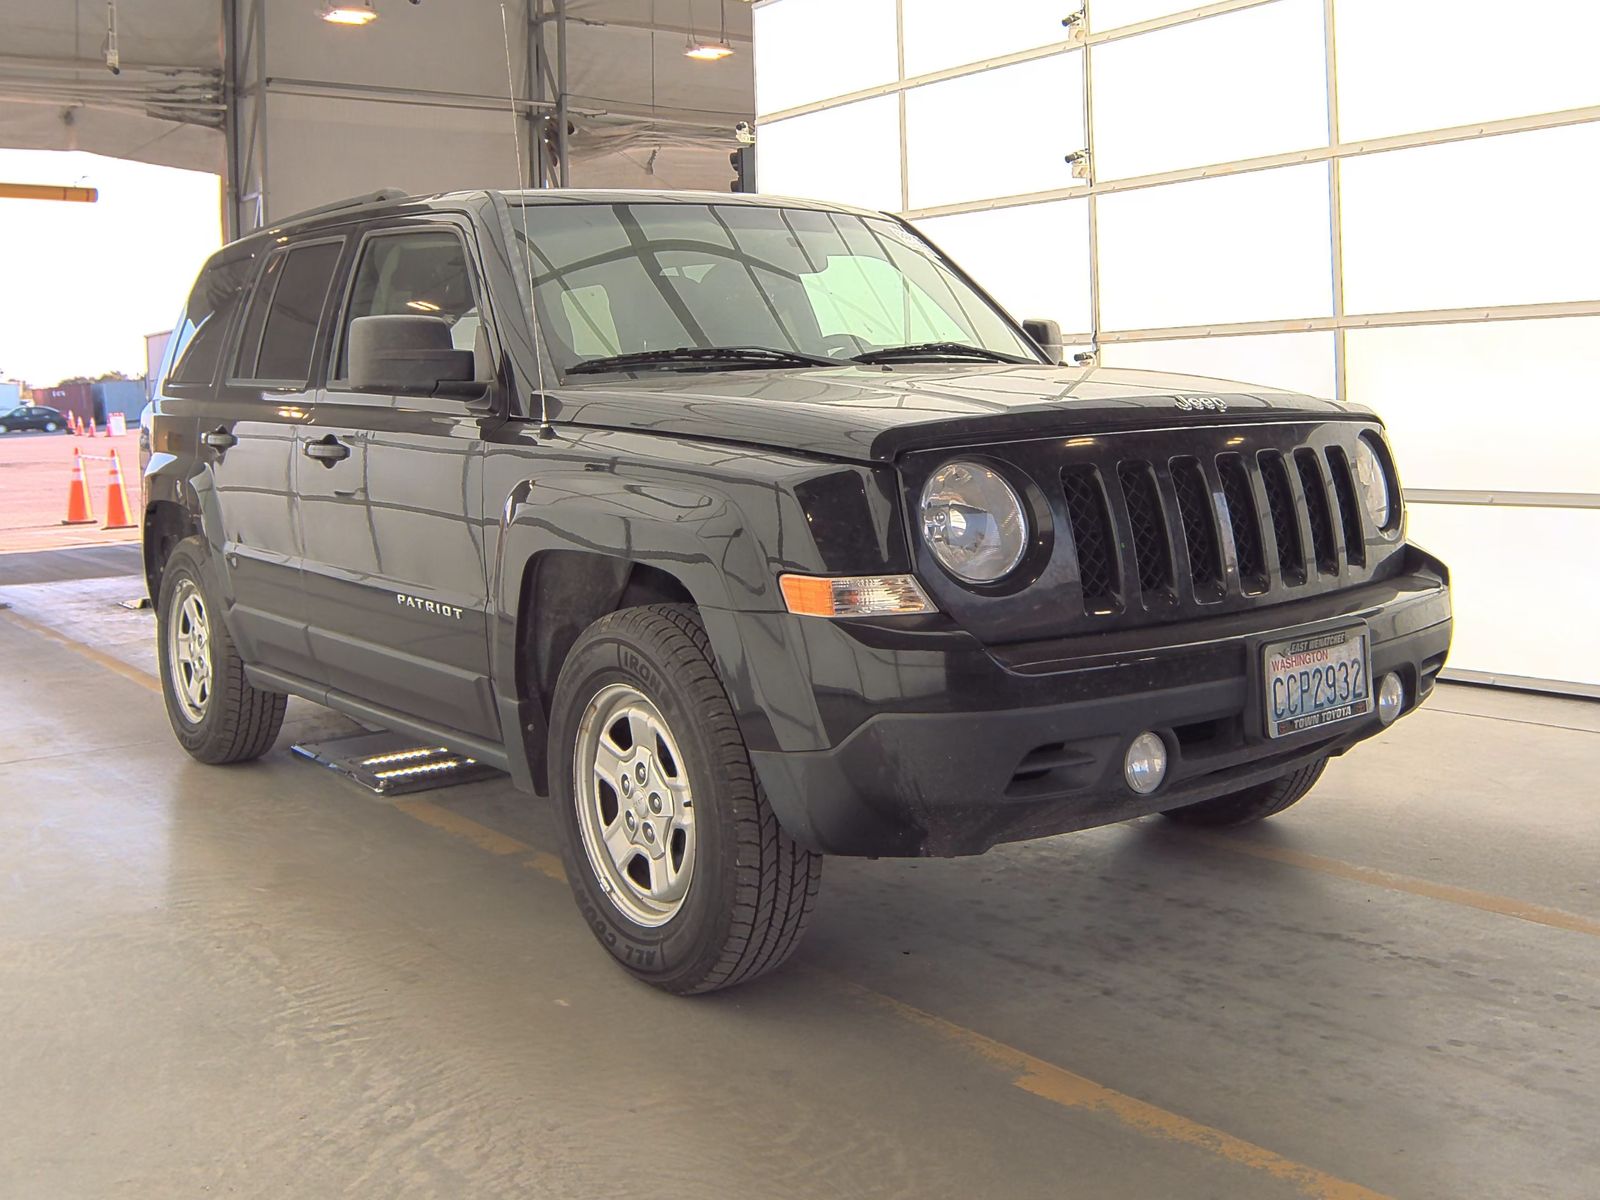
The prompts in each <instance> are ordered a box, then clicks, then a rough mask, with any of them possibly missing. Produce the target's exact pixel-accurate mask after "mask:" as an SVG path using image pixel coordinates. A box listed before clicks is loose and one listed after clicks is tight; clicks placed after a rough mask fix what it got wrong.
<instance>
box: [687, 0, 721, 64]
mask: <svg viewBox="0 0 1600 1200" xmlns="http://www.w3.org/2000/svg"><path fill="white" fill-rule="evenodd" d="M721 13H722V35H721V36H720V37H719V38H718V39H717V40H716V41H714V42H707V41H702V40H701V39H699V38H697V37H696V36H695V33H694V3H693V0H690V5H689V42H688V44H687V45H686V46H685V47H684V49H683V56H684V57H685V58H692V59H694V60H695V61H696V62H716V61H717V60H718V59H719V58H727V57H728V55H730V54H732V53H733V47H732V46H730V45H728V6H727V3H726V0H721Z"/></svg>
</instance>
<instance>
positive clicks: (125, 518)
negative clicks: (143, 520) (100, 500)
mask: <svg viewBox="0 0 1600 1200" xmlns="http://www.w3.org/2000/svg"><path fill="white" fill-rule="evenodd" d="M106 436H107V437H109V436H110V431H109V430H107V433H106ZM137 525H138V522H137V521H135V520H134V519H133V505H131V504H129V503H128V488H127V485H126V484H124V483H123V482H122V460H121V459H120V458H118V457H117V452H116V451H115V450H113V451H112V452H111V483H110V484H109V485H108V486H107V487H106V523H105V524H104V525H102V526H100V528H101V529H133V528H135V527H136V526H137Z"/></svg>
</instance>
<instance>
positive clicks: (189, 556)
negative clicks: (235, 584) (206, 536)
mask: <svg viewBox="0 0 1600 1200" xmlns="http://www.w3.org/2000/svg"><path fill="white" fill-rule="evenodd" d="M210 574H211V573H210V557H209V555H208V554H207V552H206V544H205V542H204V541H203V540H202V539H200V538H198V537H191V538H185V539H184V540H183V541H181V542H179V543H178V544H177V546H175V547H174V548H173V551H172V554H171V556H170V557H169V558H168V559H167V562H166V566H165V567H164V568H163V569H162V572H161V603H160V605H159V607H158V610H157V616H156V629H157V650H158V653H157V658H158V659H159V661H160V664H161V693H162V696H163V697H164V698H165V699H166V702H167V717H168V719H169V720H170V721H171V722H172V732H173V733H174V734H176V735H177V738H178V742H179V744H180V745H182V747H183V748H184V749H185V750H187V751H188V752H189V753H190V755H192V756H193V757H194V758H197V759H199V760H200V761H201V762H203V763H212V764H222V763H237V762H248V761H250V760H251V759H254V758H260V757H261V756H262V755H263V754H265V753H266V752H267V751H268V750H270V749H271V748H272V743H273V742H275V741H277V740H278V731H279V730H280V729H282V728H283V713H284V709H285V708H286V707H287V706H288V703H289V698H288V697H287V696H284V695H282V694H281V693H279V692H266V691H262V690H261V689H259V688H254V687H251V686H250V684H249V683H248V682H247V681H246V679H245V677H244V660H243V659H242V658H240V657H239V651H238V650H237V649H236V648H235V647H234V644H233V639H232V638H231V637H229V636H228V629H227V626H226V625H225V624H223V621H222V614H221V608H220V606H219V604H218V602H217V600H216V590H215V589H214V588H213V587H212V586H211V583H210Z"/></svg>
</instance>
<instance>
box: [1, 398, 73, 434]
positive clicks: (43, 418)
mask: <svg viewBox="0 0 1600 1200" xmlns="http://www.w3.org/2000/svg"><path fill="white" fill-rule="evenodd" d="M66 427H67V418H66V414H64V413H62V412H60V411H58V410H57V409H54V408H45V407H43V406H42V405H38V404H24V405H22V406H21V407H19V408H13V409H12V410H11V411H10V412H8V413H6V414H5V415H4V416H0V433H13V432H21V431H22V430H25V429H37V430H40V431H42V432H44V433H59V432H61V431H62V430H63V429H65V428H66Z"/></svg>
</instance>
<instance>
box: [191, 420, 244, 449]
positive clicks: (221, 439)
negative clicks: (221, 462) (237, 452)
mask: <svg viewBox="0 0 1600 1200" xmlns="http://www.w3.org/2000/svg"><path fill="white" fill-rule="evenodd" d="M200 440H201V441H202V442H204V443H205V444H206V445H208V446H210V447H211V448H212V449H213V450H216V451H217V452H219V453H220V452H222V451H224V450H232V449H233V448H234V447H235V446H237V445H238V444H239V439H238V438H236V437H234V436H233V434H231V433H229V432H228V427H227V426H226V425H218V426H217V427H216V428H215V429H213V430H212V431H211V432H210V433H208V434H205V435H204V436H202V437H201V439H200Z"/></svg>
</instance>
